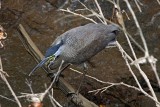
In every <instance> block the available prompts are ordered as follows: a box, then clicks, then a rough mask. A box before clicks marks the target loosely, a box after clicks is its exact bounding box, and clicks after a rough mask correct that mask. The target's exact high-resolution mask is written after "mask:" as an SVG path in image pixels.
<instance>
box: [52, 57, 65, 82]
mask: <svg viewBox="0 0 160 107" xmlns="http://www.w3.org/2000/svg"><path fill="white" fill-rule="evenodd" d="M63 63H64V60H62V61H61V64H60V66H59V68H58V71H57V72H56V73H55V74H54V78H55V80H56V81H58V78H59V75H60V74H61V72H62V70H61V68H62V66H63Z"/></svg>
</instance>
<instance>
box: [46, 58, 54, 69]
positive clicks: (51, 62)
mask: <svg viewBox="0 0 160 107" xmlns="http://www.w3.org/2000/svg"><path fill="white" fill-rule="evenodd" d="M55 59H56V56H55V55H51V56H49V58H48V61H47V62H46V64H47V65H48V67H49V66H50V65H51V64H53V63H54V61H55Z"/></svg>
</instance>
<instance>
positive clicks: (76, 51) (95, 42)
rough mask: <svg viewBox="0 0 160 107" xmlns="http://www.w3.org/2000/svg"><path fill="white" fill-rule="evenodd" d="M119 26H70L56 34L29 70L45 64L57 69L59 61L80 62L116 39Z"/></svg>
mask: <svg viewBox="0 0 160 107" xmlns="http://www.w3.org/2000/svg"><path fill="white" fill-rule="evenodd" d="M118 32H119V26H118V25H116V24H108V25H105V24H102V23H98V24H94V23H89V24H86V25H84V26H79V27H75V28H72V29H70V30H68V31H66V32H65V33H63V34H61V35H60V36H58V37H57V38H56V39H55V40H54V42H53V43H52V44H51V46H50V47H49V48H48V50H47V51H46V54H45V56H44V58H43V59H42V61H41V62H40V63H39V64H38V65H37V66H36V67H35V68H34V69H33V70H32V71H31V72H30V74H29V76H30V75H31V74H32V73H33V72H34V71H35V70H36V69H37V68H39V67H42V66H43V65H45V64H47V65H48V68H49V69H52V70H54V69H57V68H58V67H59V66H60V64H61V62H62V61H63V65H66V64H76V65H77V64H82V63H85V62H87V61H89V60H90V59H91V58H92V57H93V56H95V55H96V54H97V53H99V52H100V51H102V50H103V49H105V48H106V47H107V46H110V44H113V43H114V42H115V41H116V37H117V35H118Z"/></svg>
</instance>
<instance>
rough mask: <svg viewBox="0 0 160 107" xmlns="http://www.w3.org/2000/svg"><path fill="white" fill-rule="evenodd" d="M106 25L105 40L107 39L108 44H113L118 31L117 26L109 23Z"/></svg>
mask: <svg viewBox="0 0 160 107" xmlns="http://www.w3.org/2000/svg"><path fill="white" fill-rule="evenodd" d="M107 27H108V29H107V30H108V32H107V35H106V36H107V41H108V46H113V45H115V42H116V37H117V35H118V33H119V31H120V29H119V26H118V25H116V24H110V25H108V26H107Z"/></svg>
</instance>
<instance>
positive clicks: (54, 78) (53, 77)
mask: <svg viewBox="0 0 160 107" xmlns="http://www.w3.org/2000/svg"><path fill="white" fill-rule="evenodd" d="M48 76H49V77H50V78H51V79H52V81H53V80H54V81H55V82H56V83H57V82H58V80H59V77H63V76H64V75H62V74H59V73H58V72H54V73H48Z"/></svg>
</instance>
